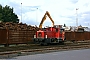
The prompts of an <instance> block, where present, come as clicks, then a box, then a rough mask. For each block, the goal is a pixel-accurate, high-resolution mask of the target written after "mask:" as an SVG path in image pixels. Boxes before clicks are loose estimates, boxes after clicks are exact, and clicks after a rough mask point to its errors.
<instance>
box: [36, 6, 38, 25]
mask: <svg viewBox="0 0 90 60" xmlns="http://www.w3.org/2000/svg"><path fill="white" fill-rule="evenodd" d="M37 20H38V8H36V25H37Z"/></svg>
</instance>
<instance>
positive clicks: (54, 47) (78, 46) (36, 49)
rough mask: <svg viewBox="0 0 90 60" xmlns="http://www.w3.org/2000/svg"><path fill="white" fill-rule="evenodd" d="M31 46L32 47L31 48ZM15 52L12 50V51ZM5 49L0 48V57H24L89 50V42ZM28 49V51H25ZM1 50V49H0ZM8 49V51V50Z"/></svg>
mask: <svg viewBox="0 0 90 60" xmlns="http://www.w3.org/2000/svg"><path fill="white" fill-rule="evenodd" d="M32 46H33V47H32ZM13 48H14V49H16V50H14V49H13ZM18 48H20V49H17V48H16V47H7V48H6V49H7V51H6V50H4V49H5V48H2V50H3V51H1V50H0V56H4V55H10V54H17V55H23V54H24V55H25V54H31V53H34V54H35V53H37V52H40V53H43V52H51V51H65V50H75V49H89V48H90V41H89V42H87V41H86V42H77V43H67V42H66V44H65V45H50V46H39V45H31V46H29V45H28V46H23V47H20V46H18ZM27 48H28V49H27ZM0 49H1V48H0ZM8 49H9V50H8Z"/></svg>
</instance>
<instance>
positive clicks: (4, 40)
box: [0, 29, 90, 45]
mask: <svg viewBox="0 0 90 60" xmlns="http://www.w3.org/2000/svg"><path fill="white" fill-rule="evenodd" d="M35 32H36V31H35V30H6V29H2V30H0V44H6V45H8V44H21V43H28V42H32V38H33V36H34V34H35ZM65 36H66V40H90V32H66V34H65Z"/></svg>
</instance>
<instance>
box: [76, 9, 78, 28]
mask: <svg viewBox="0 0 90 60" xmlns="http://www.w3.org/2000/svg"><path fill="white" fill-rule="evenodd" d="M78 9H79V8H76V26H77V27H78V12H77V11H78Z"/></svg>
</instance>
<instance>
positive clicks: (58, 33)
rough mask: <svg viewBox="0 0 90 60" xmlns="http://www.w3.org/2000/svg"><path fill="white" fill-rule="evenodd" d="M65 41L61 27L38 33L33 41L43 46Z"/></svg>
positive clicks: (46, 29)
mask: <svg viewBox="0 0 90 60" xmlns="http://www.w3.org/2000/svg"><path fill="white" fill-rule="evenodd" d="M64 40H65V33H64V29H62V28H61V27H60V25H55V26H54V27H48V28H43V29H41V30H39V31H37V32H36V34H35V35H34V39H33V41H34V42H35V43H38V44H41V45H48V44H51V43H63V42H64Z"/></svg>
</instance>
